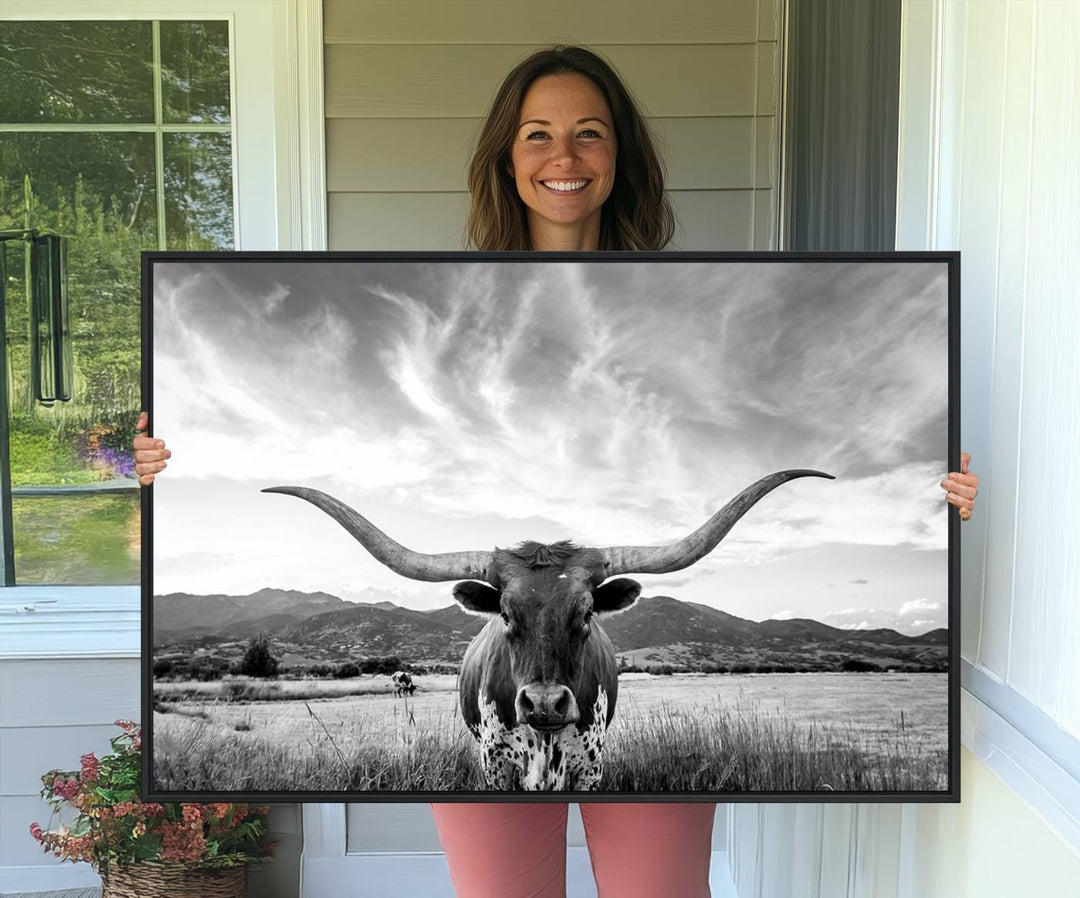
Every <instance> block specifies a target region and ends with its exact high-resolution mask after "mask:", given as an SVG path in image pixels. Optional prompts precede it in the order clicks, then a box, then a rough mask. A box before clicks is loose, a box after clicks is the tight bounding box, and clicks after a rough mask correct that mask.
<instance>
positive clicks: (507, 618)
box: [499, 611, 510, 627]
mask: <svg viewBox="0 0 1080 898" xmlns="http://www.w3.org/2000/svg"><path fill="white" fill-rule="evenodd" d="M499 617H501V618H502V622H503V623H504V624H506V626H508V627H509V626H510V615H509V614H507V613H506V612H505V611H500V612H499Z"/></svg>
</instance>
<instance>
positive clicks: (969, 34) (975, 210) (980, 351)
mask: <svg viewBox="0 0 1080 898" xmlns="http://www.w3.org/2000/svg"><path fill="white" fill-rule="evenodd" d="M964 35H965V37H966V40H965V48H966V49H965V56H964V60H963V68H962V69H961V70H960V72H958V76H959V78H960V81H959V84H958V87H957V88H956V89H957V90H959V92H960V93H961V95H962V97H963V104H962V106H961V110H960V114H961V117H962V118H961V132H960V133H961V135H962V136H961V143H960V145H959V147H958V152H957V154H956V156H955V157H954V158H955V159H956V161H957V168H956V170H955V171H951V172H949V177H950V179H955V180H958V181H959V205H958V218H957V227H956V229H955V234H956V241H957V242H956V244H955V245H953V246H950V247H948V248H949V249H960V250H961V253H962V256H961V278H960V281H961V291H962V296H963V301H962V304H961V306H962V311H961V327H962V337H961V341H962V351H961V372H960V383H961V414H962V422H961V428H960V433H961V442H962V443H963V445H964V449H965V450H967V451H969V452H971V454H972V464H973V466H974V467H975V470H977V471H979V470H982V469H981V468H980V467H979V464H980V461H982V462H986V461H988V460H989V459H988V458H987V452H986V451H985V450H986V448H987V447H989V445H990V439H989V434H990V418H991V412H990V397H991V389H992V386H991V384H992V377H993V366H992V364H990V360H991V359H992V358H993V347H994V318H995V314H994V310H995V307H996V305H997V265H996V264H992V260H995V259H996V258H997V252H998V237H999V228H998V221H999V212H1000V204H999V192H998V189H997V188H998V185H999V184H1000V182H1001V135H1002V128H1003V122H1002V118H1001V115H1002V105H1001V99H1000V98H1001V96H1002V95H1003V90H1004V67H1003V66H1002V59H1003V58H1004V55H1005V21H1004V16H1003V15H1002V9H1001V8H1000V7H999V6H998V4H995V3H987V4H975V5H973V6H970V7H969V8H968V9H967V19H966V30H965V32H964ZM938 245H939V247H940V248H942V249H944V248H946V247H944V246H942V245H941V243H940V241H939V244H938ZM964 262H969V263H972V264H968V265H964ZM987 492H989V490H987ZM980 511H981V509H980ZM969 523H971V522H969ZM977 527H978V531H977V533H976V534H967V533H965V536H972V535H976V536H980V537H981V536H983V535H984V534H985V532H986V528H987V522H986V520H985V516H983V515H979V516H978V523H977ZM971 542H972V540H970V539H967V540H965V546H964V547H965V549H967V548H970V547H971V545H970V544H971ZM981 542H982V541H981V540H980V545H979V549H982V545H981ZM964 556H965V557H964V558H963V561H964V569H963V572H962V580H963V582H964V584H965V595H964V598H965V599H967V600H968V601H967V602H966V603H965V607H970V605H971V604H972V603H973V602H974V601H976V600H979V599H980V598H981V596H980V593H981V592H982V590H980V589H979V588H978V587H979V585H980V583H981V582H982V580H983V572H982V570H981V568H982V567H983V557H982V556H983V553H982V552H981V551H966V552H964ZM1005 598H1006V601H1007V596H1006V597H1005ZM981 604H982V634H981V640H980V643H979V645H978V647H977V651H978V657H979V658H980V659H983V663H984V664H985V666H987V667H988V669H990V670H992V671H994V672H996V673H998V674H999V675H1000V676H1004V673H1005V667H1006V665H1007V663H1008V615H1007V612H1006V614H1005V616H1004V618H1003V617H1002V615H1001V614H1000V613H998V612H997V605H996V604H994V603H988V602H987V601H986V600H985V599H982V601H981ZM1006 607H1007V606H1006ZM972 648H973V647H972V646H965V649H967V650H968V651H971V650H972ZM970 657H972V658H974V656H970Z"/></svg>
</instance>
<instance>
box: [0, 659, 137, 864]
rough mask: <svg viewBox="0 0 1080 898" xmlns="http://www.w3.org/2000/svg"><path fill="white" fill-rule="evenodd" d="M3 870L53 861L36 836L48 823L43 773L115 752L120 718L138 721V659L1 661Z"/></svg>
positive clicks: (0, 845) (0, 820) (0, 832)
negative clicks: (33, 831) (34, 826)
mask: <svg viewBox="0 0 1080 898" xmlns="http://www.w3.org/2000/svg"><path fill="white" fill-rule="evenodd" d="M0 681H2V682H3V693H4V700H3V702H2V703H0V766H2V768H3V773H2V774H0V802H2V805H3V807H2V810H0V868H2V867H9V866H33V865H38V864H49V863H51V861H50V857H51V856H46V855H44V854H43V853H42V851H41V847H40V846H39V845H38V844H37V843H36V842H35V841H34V840H33V839H32V838H31V837H30V823H31V822H33V821H35V820H36V821H37V822H38V823H40V824H41V825H42V826H46V825H47V824H48V822H49V815H50V813H51V809H50V808H49V806H48V805H47V804H46V803H45V802H44V801H42V799H41V797H40V796H39V794H38V792H39V791H40V789H41V775H42V774H43V773H45V772H46V771H48V770H52V769H54V768H59V769H61V770H78V769H79V758H80V757H81V756H82V755H84V754H86V753H87V752H90V751H93V752H96V753H98V754H103V753H107V752H109V751H110V750H111V749H110V746H109V739H111V738H112V737H113V736H117V735H119V734H120V730H119V729H117V728H116V727H115V726H113V725H112V724H113V721H114V720H118V719H124V718H126V719H129V720H138V719H139V717H140V710H139V662H138V660H137V659H134V658H117V659H101V658H88V659H85V660H74V659H73V660H54V659H50V660H42V661H34V660H25V661H22V660H5V661H0Z"/></svg>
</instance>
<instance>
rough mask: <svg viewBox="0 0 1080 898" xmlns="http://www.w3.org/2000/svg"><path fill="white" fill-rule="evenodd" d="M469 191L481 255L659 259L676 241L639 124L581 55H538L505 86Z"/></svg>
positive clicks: (629, 104) (588, 56)
mask: <svg viewBox="0 0 1080 898" xmlns="http://www.w3.org/2000/svg"><path fill="white" fill-rule="evenodd" d="M581 181H584V182H585V183H584V184H580V182H581ZM468 183H469V194H470V197H471V207H470V209H469V222H468V236H469V242H470V244H471V245H472V246H473V247H475V248H476V249H480V250H608V251H611V250H615V251H621V250H659V249H664V248H665V247H666V246H667V245H668V244H669V243H670V242H671V238H672V235H673V234H674V232H675V216H674V214H673V212H672V211H671V205H670V203H669V201H668V197H667V195H666V193H665V192H664V170H663V166H662V164H661V162H660V158H659V156H658V155H657V153H656V150H655V149H654V147H653V138H652V134H651V132H650V129H649V126H648V123H647V121H646V119H645V116H644V115H643V113H642V112H641V110H640V108H639V106H638V103H637V102H636V101H635V100H634V97H633V95H632V94H631V93H630V91H629V90H628V89H627V87H626V85H625V84H623V82H622V80H621V79H620V78H619V76H618V75H617V74H616V73H615V71H614V70H613V69H612V68H611V66H610V65H608V64H607V63H606V62H605V61H604V60H602V59H601V58H600V57H599V56H597V55H596V54H594V53H592V52H590V51H589V50H586V49H584V48H583V47H552V48H550V49H547V50H541V51H539V52H537V53H534V54H533V55H531V56H530V57H528V58H527V59H526V60H524V61H523V62H522V63H520V64H519V65H518V66H517V67H516V68H514V69H513V70H512V71H511V72H510V74H509V75H507V76H506V79H505V80H504V81H503V83H502V86H501V87H500V88H499V90H498V92H497V93H496V95H495V99H494V100H493V101H492V104H491V109H490V110H489V112H488V114H487V118H486V119H485V121H484V124H483V127H482V128H481V132H480V137H479V139H478V141H477V146H476V152H475V153H474V155H473V158H472V163H471V165H470V166H469V178H468Z"/></svg>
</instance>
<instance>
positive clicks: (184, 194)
mask: <svg viewBox="0 0 1080 898" xmlns="http://www.w3.org/2000/svg"><path fill="white" fill-rule="evenodd" d="M165 245H166V247H167V248H168V249H179V250H219V249H232V248H233V206H232V138H231V136H230V135H229V134H166V135H165Z"/></svg>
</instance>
